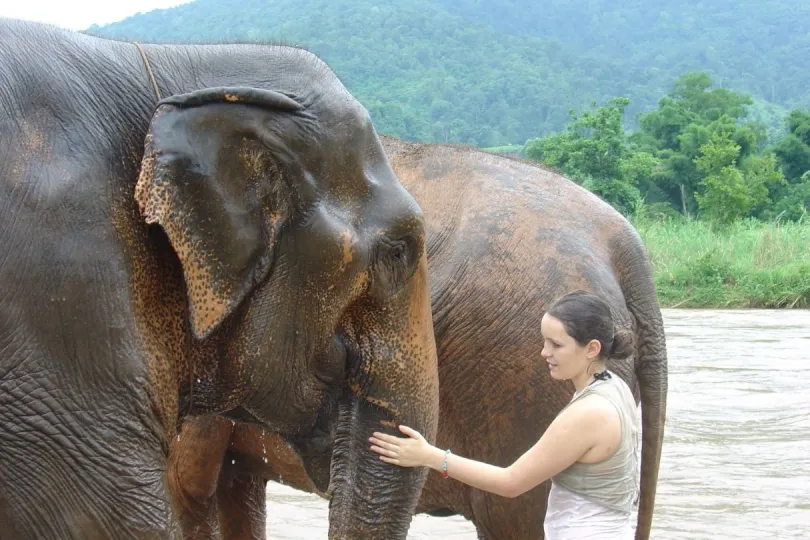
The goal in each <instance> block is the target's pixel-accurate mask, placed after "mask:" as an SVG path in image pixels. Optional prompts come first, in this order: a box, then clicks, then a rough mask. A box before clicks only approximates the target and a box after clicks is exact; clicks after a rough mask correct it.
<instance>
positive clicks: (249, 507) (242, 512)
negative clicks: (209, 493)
mask: <svg viewBox="0 0 810 540" xmlns="http://www.w3.org/2000/svg"><path fill="white" fill-rule="evenodd" d="M266 487H267V480H265V479H264V478H262V477H261V476H257V475H248V474H236V475H230V474H225V475H223V478H221V479H220V482H219V485H218V486H217V506H218V510H219V525H220V530H221V533H222V540H264V539H265V537H266V531H265V529H266V516H265V497H266V494H265V489H266Z"/></svg>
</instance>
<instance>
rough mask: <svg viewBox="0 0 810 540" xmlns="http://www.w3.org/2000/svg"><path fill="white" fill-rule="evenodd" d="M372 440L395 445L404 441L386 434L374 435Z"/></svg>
mask: <svg viewBox="0 0 810 540" xmlns="http://www.w3.org/2000/svg"><path fill="white" fill-rule="evenodd" d="M372 439H377V440H378V441H383V442H386V443H392V444H395V443H397V442H399V441H401V440H403V439H402V438H401V437H394V436H393V435H387V434H385V433H374V435H373V436H372Z"/></svg>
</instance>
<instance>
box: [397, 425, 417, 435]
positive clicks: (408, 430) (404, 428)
mask: <svg viewBox="0 0 810 540" xmlns="http://www.w3.org/2000/svg"><path fill="white" fill-rule="evenodd" d="M399 430H400V431H401V432H402V433H404V434H405V435H407V436H408V437H414V438H419V435H420V434H419V432H418V431H416V430H415V429H411V428H409V427H408V426H405V425H402V424H400V425H399Z"/></svg>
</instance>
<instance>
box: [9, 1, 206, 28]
mask: <svg viewBox="0 0 810 540" xmlns="http://www.w3.org/2000/svg"><path fill="white" fill-rule="evenodd" d="M189 1H190V0H5V1H3V2H2V4H0V17H11V18H14V19H27V20H29V21H40V22H44V23H49V24H55V25H56V26H61V27H62V28H70V29H71V30H84V29H85V28H87V27H88V26H90V25H91V24H106V23H111V22H115V21H120V20H121V19H123V18H125V17H129V16H130V15H135V14H136V13H138V12H146V11H151V10H153V9H159V8H168V7H173V6H177V5H179V4H186V3H188V2H189Z"/></svg>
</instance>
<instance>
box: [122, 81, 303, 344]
mask: <svg viewBox="0 0 810 540" xmlns="http://www.w3.org/2000/svg"><path fill="white" fill-rule="evenodd" d="M301 114H302V107H301V105H299V104H298V103H297V102H296V101H294V100H293V99H291V98H289V97H287V96H285V95H283V94H279V93H276V92H271V91H266V90H257V89H253V88H210V89H206V90H200V91H197V92H193V93H190V94H184V95H179V96H172V97H170V98H168V99H166V100H164V101H162V102H161V103H160V104H159V105H158V107H157V109H156V111H155V114H154V115H153V117H152V121H151V123H150V126H149V131H148V133H147V136H146V141H145V151H144V157H143V162H142V163H141V172H140V176H139V178H138V182H137V185H136V188H135V199H136V200H137V203H138V206H139V208H140V211H141V213H142V214H143V216H144V218H145V220H146V222H147V223H157V224H159V225H160V226H161V227H162V228H163V230H164V231H165V232H166V235H167V236H168V239H169V241H170V242H171V245H172V247H173V248H174V250H175V252H176V253H177V256H178V257H179V259H180V263H181V264H182V267H183V274H184V278H185V283H186V291H187V294H188V302H189V311H190V316H191V328H192V331H193V332H194V335H195V336H196V337H197V338H198V339H203V338H205V337H207V336H208V335H209V334H210V333H211V332H212V331H213V330H214V329H215V328H216V327H217V325H218V324H219V323H221V322H222V320H223V319H225V318H226V317H227V316H228V315H229V314H230V313H232V312H233V310H234V309H236V307H237V306H239V304H240V302H241V301H242V300H243V299H244V297H245V295H246V294H247V293H248V292H249V291H250V290H251V289H252V288H253V287H254V285H255V284H256V283H258V282H260V281H261V280H263V279H264V278H266V277H267V275H268V273H269V271H270V268H271V265H272V256H273V246H274V245H275V243H276V241H277V238H278V235H279V230H280V228H281V226H282V224H283V223H284V222H285V220H287V219H288V218H289V217H290V213H291V211H292V207H293V202H294V199H295V197H294V194H293V193H291V191H290V181H291V179H289V178H284V177H285V174H286V173H287V171H285V164H286V165H289V162H290V161H291V159H292V158H291V157H290V154H291V151H290V149H289V148H288V147H287V146H286V145H285V143H284V141H285V134H284V131H285V129H289V128H290V126H294V125H295V122H291V121H290V118H289V117H295V116H301ZM305 116H306V115H305V114H304V117H305Z"/></svg>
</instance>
